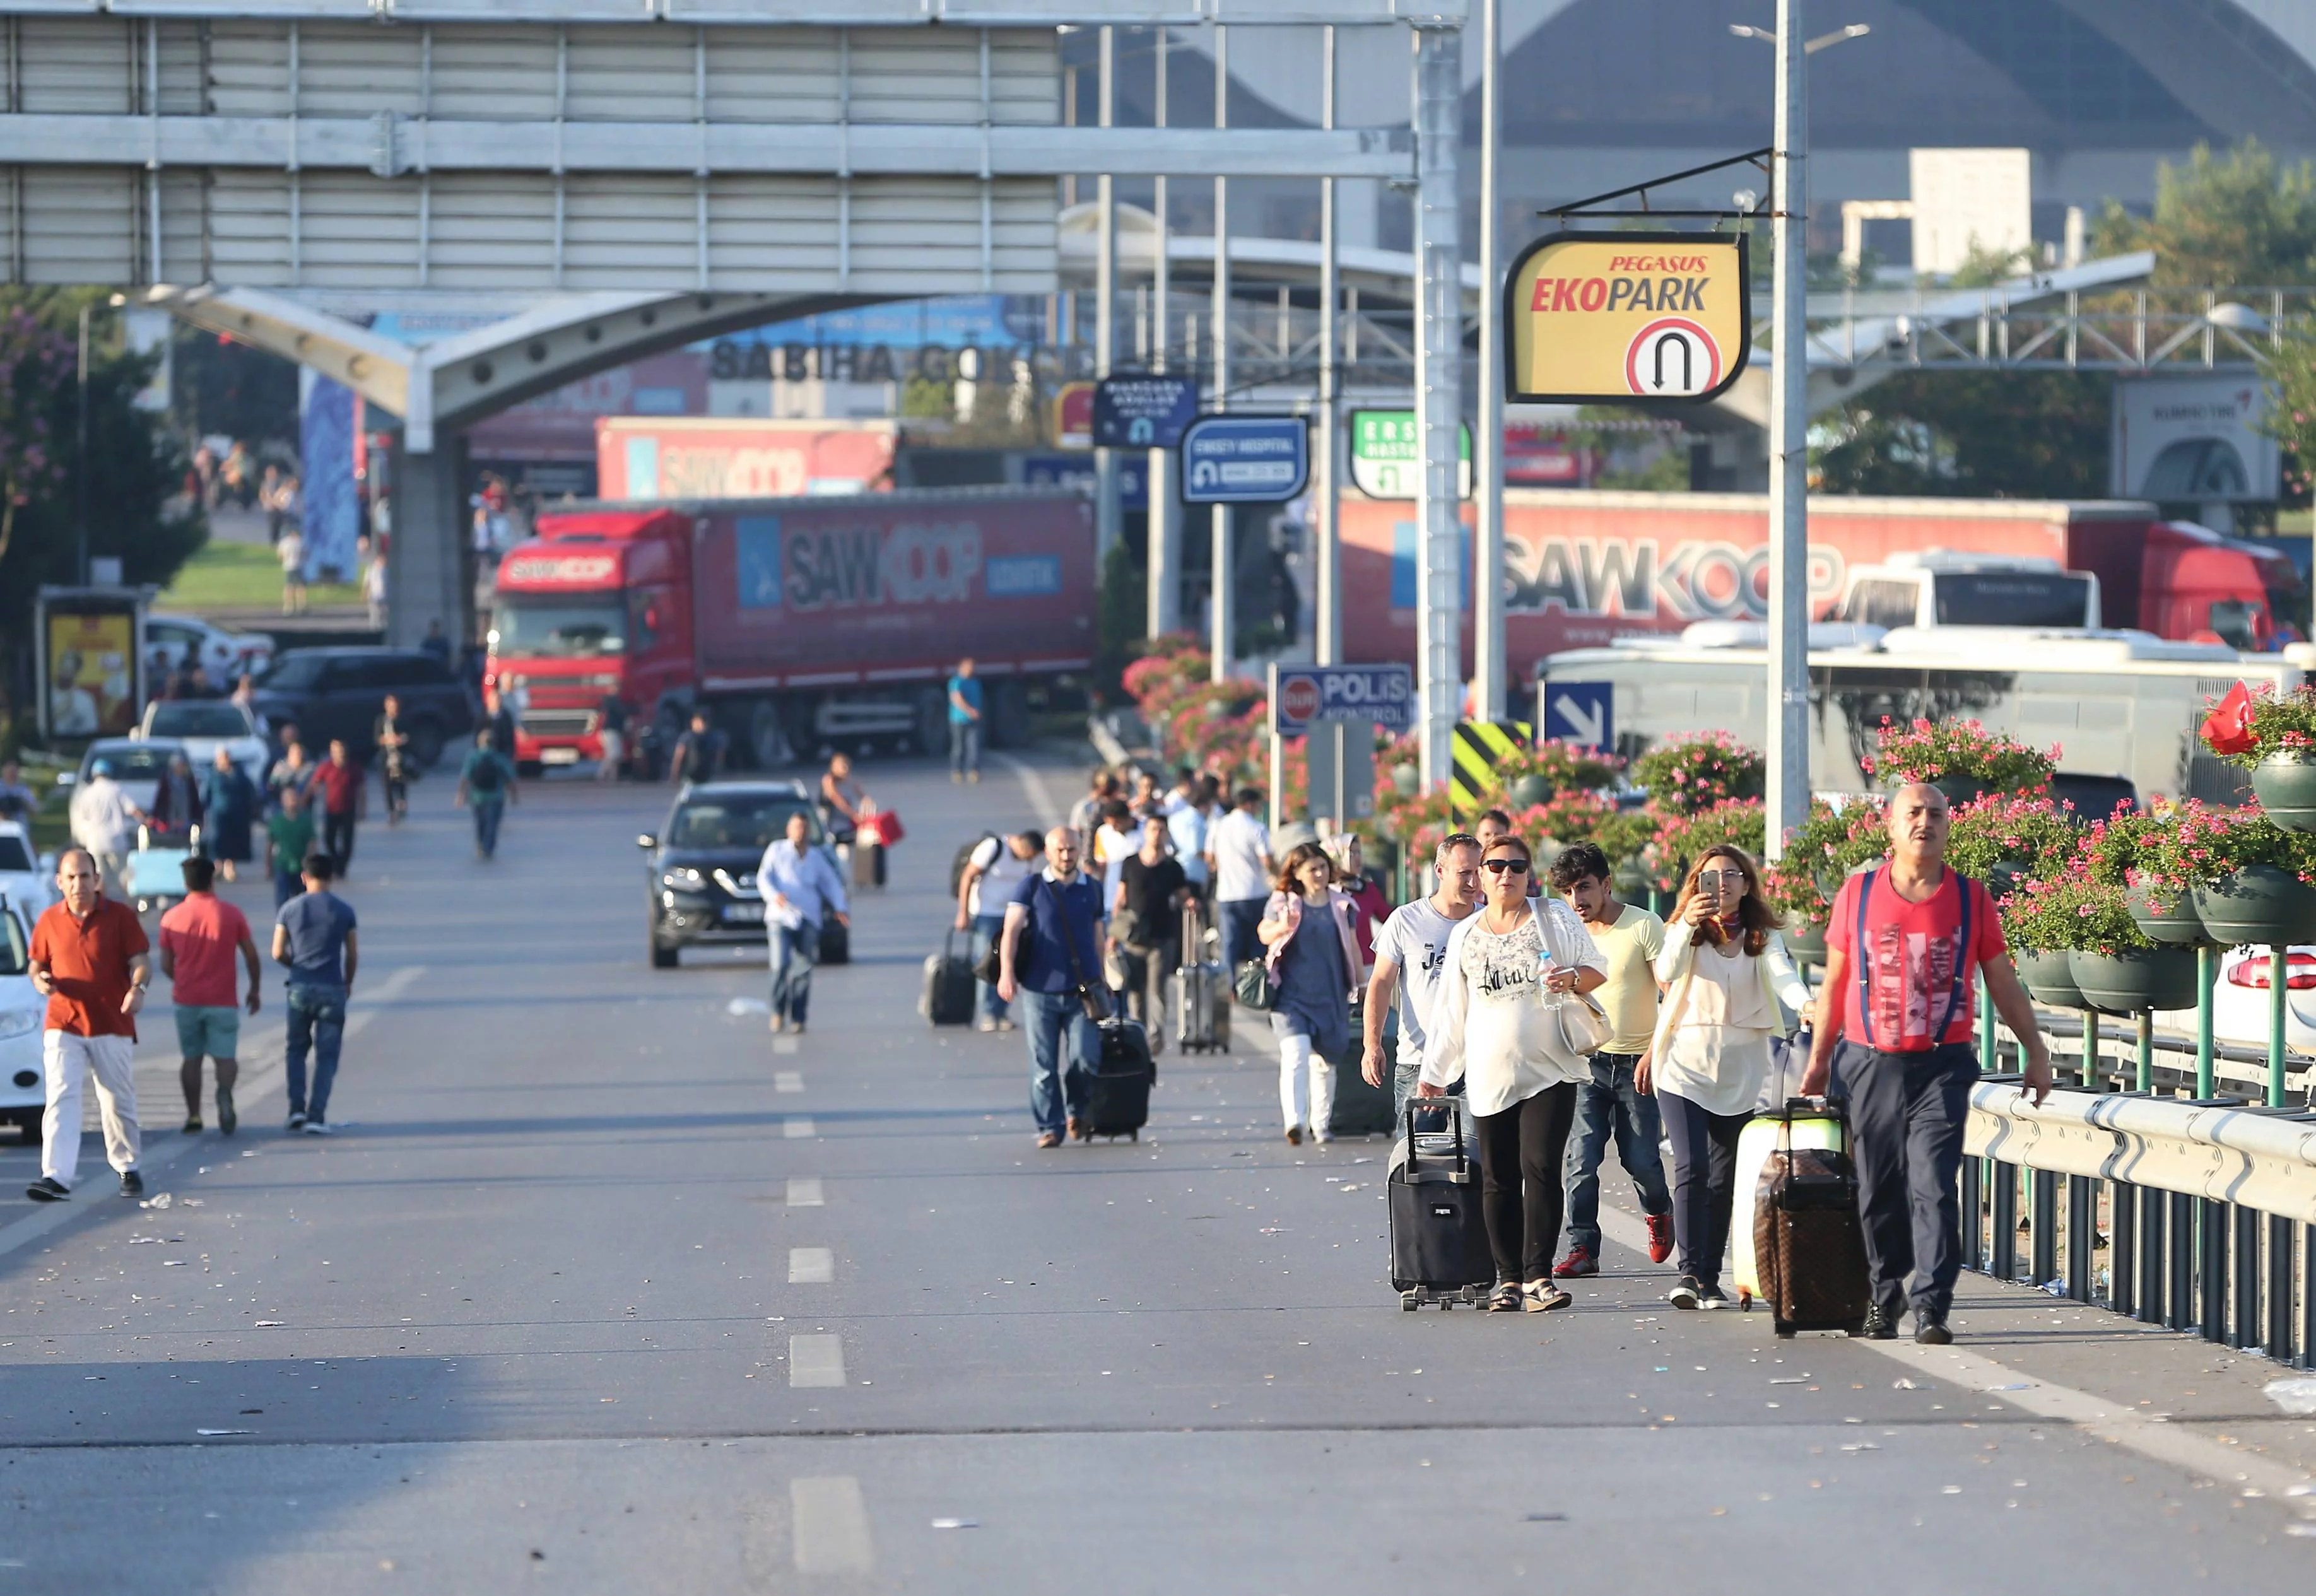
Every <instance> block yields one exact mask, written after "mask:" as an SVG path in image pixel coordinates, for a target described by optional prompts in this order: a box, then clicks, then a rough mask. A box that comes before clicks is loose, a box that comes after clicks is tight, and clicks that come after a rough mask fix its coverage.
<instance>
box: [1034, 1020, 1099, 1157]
mask: <svg viewBox="0 0 2316 1596" xmlns="http://www.w3.org/2000/svg"><path fill="white" fill-rule="evenodd" d="M1020 1002H1021V1028H1022V1029H1023V1030H1025V1031H1027V1032H1028V1033H1029V1114H1030V1117H1031V1118H1032V1119H1036V1120H1037V1121H1038V1130H1039V1131H1040V1132H1044V1131H1051V1132H1052V1133H1053V1134H1054V1135H1056V1136H1060V1135H1061V1134H1062V1133H1063V1132H1064V1130H1065V1129H1066V1128H1067V1123H1066V1121H1067V1119H1068V1118H1073V1117H1075V1115H1076V1114H1077V1111H1078V1110H1080V1109H1082V1108H1083V1107H1084V1106H1085V1077H1086V1073H1087V1072H1088V1071H1090V1070H1091V1069H1092V1068H1093V1066H1094V1065H1095V1063H1096V1062H1097V1061H1099V1060H1100V1057H1101V1038H1100V1035H1099V1034H1098V1033H1097V1032H1096V1031H1095V1030H1094V1027H1093V1021H1091V1020H1089V1019H1087V1018H1086V1017H1085V1010H1084V1009H1083V1008H1082V1007H1080V1006H1079V1004H1078V994H1076V993H1074V992H1031V991H1029V989H1028V988H1027V987H1024V988H1023V989H1022V992H1021V998H1020ZM1064 1033H1067V1035H1068V1037H1069V1042H1070V1055H1071V1057H1070V1058H1069V1060H1068V1062H1067V1063H1066V1064H1064V1062H1063V1059H1062V1038H1063V1036H1064Z"/></svg>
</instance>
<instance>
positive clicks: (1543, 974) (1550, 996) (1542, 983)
mask: <svg viewBox="0 0 2316 1596" xmlns="http://www.w3.org/2000/svg"><path fill="white" fill-rule="evenodd" d="M1552 971H1553V963H1552V950H1551V949H1549V948H1546V949H1545V950H1544V951H1543V952H1541V953H1539V954H1537V958H1536V989H1537V994H1539V995H1540V997H1541V999H1542V1001H1543V1003H1544V1006H1545V1008H1547V1009H1556V1008H1558V1007H1559V1006H1560V1005H1561V1004H1562V1003H1563V1002H1565V1001H1566V999H1567V994H1565V993H1563V992H1557V991H1554V989H1553V987H1552V986H1551V985H1550V984H1549V983H1550V981H1551V979H1552Z"/></svg>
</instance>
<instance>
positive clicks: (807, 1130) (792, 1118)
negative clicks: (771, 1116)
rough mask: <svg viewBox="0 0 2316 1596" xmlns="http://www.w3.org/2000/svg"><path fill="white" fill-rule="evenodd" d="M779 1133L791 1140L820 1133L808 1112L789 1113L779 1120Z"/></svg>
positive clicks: (805, 1138)
mask: <svg viewBox="0 0 2316 1596" xmlns="http://www.w3.org/2000/svg"><path fill="white" fill-rule="evenodd" d="M780 1134H781V1135H782V1136H784V1137H788V1140H790V1141H792V1142H801V1141H806V1140H808V1139H809V1138H811V1137H816V1136H818V1135H819V1134H820V1131H819V1129H818V1128H816V1127H815V1125H814V1124H813V1122H812V1116H811V1115H810V1114H790V1115H789V1116H788V1118H787V1119H783V1120H781V1121H780Z"/></svg>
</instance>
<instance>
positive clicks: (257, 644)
mask: <svg viewBox="0 0 2316 1596" xmlns="http://www.w3.org/2000/svg"><path fill="white" fill-rule="evenodd" d="M188 648H190V649H192V651H193V657H194V658H195V659H197V660H199V661H200V664H201V665H202V666H203V667H204V668H205V669H207V670H208V672H209V680H210V681H211V682H214V683H216V684H217V686H218V689H219V690H221V691H223V690H229V689H230V688H231V687H232V686H233V684H234V683H235V682H237V681H239V680H240V679H241V677H242V676H243V674H244V673H247V674H249V675H252V676H263V674H265V673H266V672H267V671H268V670H270V669H271V668H272V664H273V639H272V638H269V637H267V636H266V635H265V634H264V633H263V632H236V631H230V630H228V629H226V628H224V627H221V626H218V625H217V624H215V623H214V622H212V621H207V620H202V619H201V618H200V616H198V615H147V616H146V617H145V659H146V664H147V668H148V669H149V670H150V671H152V673H153V676H152V683H153V686H154V687H155V689H156V690H157V689H158V688H159V687H160V685H161V683H162V682H165V681H166V680H167V679H168V674H169V673H170V672H171V671H172V670H174V669H175V668H176V667H177V666H178V665H179V664H183V661H184V657H185V651H186V650H187V649H188Z"/></svg>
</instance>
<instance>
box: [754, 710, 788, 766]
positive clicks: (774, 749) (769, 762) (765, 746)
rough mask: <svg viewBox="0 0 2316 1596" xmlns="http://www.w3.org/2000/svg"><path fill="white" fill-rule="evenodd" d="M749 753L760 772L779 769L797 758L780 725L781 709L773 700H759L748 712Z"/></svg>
mask: <svg viewBox="0 0 2316 1596" xmlns="http://www.w3.org/2000/svg"><path fill="white" fill-rule="evenodd" d="M748 753H749V755H750V757H751V758H753V760H754V761H755V763H756V769H758V770H760V771H770V770H774V769H777V768H778V767H779V766H781V765H784V764H787V763H788V762H789V761H790V760H793V759H794V758H795V757H796V751H795V750H794V749H793V748H791V747H789V746H788V732H787V731H786V729H784V728H783V727H781V725H780V707H779V703H778V702H776V701H775V700H771V699H758V700H756V703H755V707H754V708H753V709H751V710H749V712H748Z"/></svg>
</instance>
